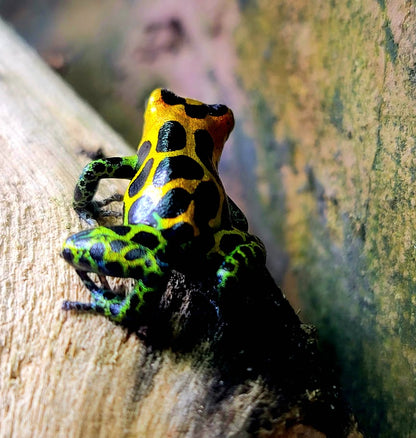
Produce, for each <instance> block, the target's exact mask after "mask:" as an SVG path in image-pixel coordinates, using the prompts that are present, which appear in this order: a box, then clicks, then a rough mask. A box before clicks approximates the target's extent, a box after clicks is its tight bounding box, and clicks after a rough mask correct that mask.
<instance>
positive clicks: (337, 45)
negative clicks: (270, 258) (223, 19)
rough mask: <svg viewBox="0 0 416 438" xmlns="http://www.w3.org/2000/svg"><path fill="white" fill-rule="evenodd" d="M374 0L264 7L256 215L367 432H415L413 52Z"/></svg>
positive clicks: (253, 52)
mask: <svg viewBox="0 0 416 438" xmlns="http://www.w3.org/2000/svg"><path fill="white" fill-rule="evenodd" d="M335 3H336V4H335ZM378 4H379V8H378V9H377V8H376V7H374V4H369V3H367V2H364V1H360V2H350V1H347V0H344V1H343V2H334V3H333V4H332V3H329V2H324V1H320V2H313V5H312V4H311V2H306V1H305V2H298V3H293V2H291V3H289V2H288V3H285V4H280V5H279V7H276V6H275V5H274V4H271V2H267V1H266V0H263V1H262V0H258V1H257V2H256V3H254V2H252V3H251V4H250V6H247V5H246V6H245V9H244V16H243V23H242V24H241V26H240V30H239V32H238V34H237V40H238V42H239V47H240V53H239V58H240V60H241V68H240V74H241V77H242V80H243V84H244V87H245V88H246V90H247V94H248V96H249V97H250V99H251V101H252V108H253V112H254V113H255V120H256V123H257V132H256V139H257V140H258V146H259V149H260V150H259V152H258V154H257V155H258V169H257V174H258V175H260V176H261V179H260V181H261V185H260V189H259V192H260V194H263V193H266V194H268V196H261V198H260V199H261V200H262V207H263V209H259V220H258V221H259V223H263V224H264V226H267V225H268V224H273V226H270V228H271V230H272V232H273V233H274V235H275V236H276V242H279V243H280V244H283V245H284V250H285V251H287V253H288V254H290V266H289V270H291V271H292V273H294V275H295V278H296V280H297V282H296V284H297V287H296V289H286V293H287V294H288V295H289V296H290V295H291V294H298V295H299V296H300V298H301V301H302V314H301V315H303V317H304V319H306V320H308V321H312V322H313V323H314V324H316V325H317V326H318V328H319V332H320V337H321V340H322V342H323V345H326V346H329V350H331V351H333V352H334V354H335V358H336V361H337V363H338V365H339V369H340V372H341V378H342V382H343V384H344V388H345V391H346V394H347V396H348V398H349V400H350V401H351V403H352V404H353V407H354V409H355V412H356V414H357V417H358V419H359V422H360V424H361V426H362V427H364V429H365V430H366V431H367V432H368V434H369V436H379V437H391V436H414V435H416V418H414V416H413V413H414V412H415V411H416V409H415V408H416V405H415V403H416V402H415V394H416V345H415V343H414V337H415V330H416V311H414V308H415V304H416V299H415V298H414V297H413V294H414V293H413V291H414V290H415V289H416V249H415V245H416V229H415V227H414V223H416V209H415V204H416V201H415V198H414V186H413V184H414V181H415V178H416V171H415V169H416V157H415V137H416V125H415V124H414V120H415V116H416V114H415V110H414V101H413V97H414V95H415V90H414V83H415V81H414V75H412V74H411V69H412V68H413V66H410V67H409V68H403V65H400V63H403V62H404V61H403V60H407V59H409V58H411V57H412V56H413V55H412V53H411V50H412V49H411V44H409V45H408V48H407V47H405V46H404V47H403V48H401V47H400V46H399V45H398V44H397V43H396V42H395V38H394V37H395V35H394V32H395V30H394V28H393V27H392V24H391V23H392V21H391V20H390V19H389V16H388V13H389V11H387V10H386V6H385V3H384V1H379V2H378ZM396 13H397V12H396ZM412 20H413V21H412ZM406 26H407V29H409V35H412V34H413V33H414V31H415V30H416V20H415V19H414V18H409V17H407V21H406ZM396 27H397V17H396ZM412 29H413V33H412V31H411V30H412ZM383 41H384V44H380V42H383ZM403 50H409V51H410V52H409V53H404V52H403ZM409 69H410V70H409ZM412 96H413V97H412ZM259 102H260V103H261V104H259ZM270 194H277V195H274V196H270ZM264 217H266V218H267V219H266V220H264V219H262V218H264ZM329 350H328V351H329ZM409 413H410V414H409Z"/></svg>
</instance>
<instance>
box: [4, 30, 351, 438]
mask: <svg viewBox="0 0 416 438" xmlns="http://www.w3.org/2000/svg"><path fill="white" fill-rule="evenodd" d="M0 102H1V105H0V114H1V121H2V123H1V124H0V142H1V150H2V155H3V159H2V161H1V164H0V166H1V175H2V185H1V191H2V194H1V199H2V208H1V210H0V218H1V224H2V228H1V229H2V232H1V237H2V245H1V247H0V248H1V260H2V264H1V273H0V279H1V280H0V281H1V283H0V287H1V292H0V303H1V304H0V312H1V313H0V315H1V317H0V318H1V324H0V345H1V350H0V354H1V358H0V379H1V380H0V382H1V383H0V385H1V401H0V418H1V422H0V436H1V437H11V436H15V437H19V438H20V437H32V436H37V437H66V438H67V437H81V436H82V437H97V436H100V437H111V436H122V437H133V436H140V437H141V436H148V437H166V436H170V437H226V436H229V437H231V436H234V437H237V436H238V437H245V436H260V437H266V436H273V437H295V436H310V437H321V436H338V437H339V436H347V435H349V436H359V434H358V433H356V432H353V430H354V425H353V423H352V422H351V417H350V414H349V412H348V410H347V409H346V408H345V406H344V404H343V402H342V400H340V399H339V396H338V390H337V387H336V381H335V379H334V378H333V377H332V374H331V373H330V371H329V370H328V369H327V368H326V367H325V365H324V364H323V362H322V361H321V359H320V358H319V355H318V353H317V349H316V343H315V338H314V334H313V330H311V329H310V328H309V327H305V326H303V325H302V324H301V323H300V321H299V319H298V318H297V316H296V315H295V314H294V312H293V310H292V309H291V307H290V306H289V305H288V303H287V301H286V300H285V298H284V296H283V295H282V293H281V292H280V290H279V289H278V288H277V287H276V285H275V284H274V283H273V281H272V280H271V278H270V276H269V274H268V272H267V271H266V270H259V272H257V273H256V275H255V276H251V277H250V278H247V279H244V285H245V286H244V287H241V288H240V289H239V290H238V291H235V293H234V296H230V297H227V298H226V300H225V303H224V306H223V308H222V309H221V314H220V317H218V315H217V313H216V312H215V308H214V307H213V306H212V304H211V302H210V298H211V295H210V294H211V293H212V291H210V290H209V289H208V288H207V287H206V286H204V282H203V281H202V283H201V282H197V283H195V281H191V280H190V279H189V278H188V277H187V276H184V275H183V274H181V273H173V274H172V277H171V279H170V282H169V284H168V287H167V290H166V291H165V292H164V294H163V295H162V296H161V298H160V300H159V301H157V303H156V307H155V309H154V311H153V313H152V314H151V317H149V318H148V319H147V320H146V322H145V323H144V324H143V327H141V329H140V330H139V331H138V333H129V332H127V330H126V329H124V328H123V327H120V326H116V325H114V324H112V323H111V322H109V321H107V320H106V319H105V318H103V317H100V316H94V315H85V314H77V313H74V312H64V311H63V310H62V309H61V306H62V301H63V300H64V299H70V300H80V301H86V300H88V293H87V291H86V290H85V288H84V287H83V286H82V285H81V283H80V281H79V280H78V278H77V277H76V275H75V272H74V271H73V270H72V269H71V268H70V267H69V266H68V265H67V264H65V262H64V260H63V259H61V258H60V257H59V251H60V246H61V243H62V242H63V240H64V238H65V237H66V236H67V235H68V234H71V233H72V232H75V231H78V230H79V229H80V228H81V226H82V224H81V223H80V222H79V220H78V218H77V217H76V215H75V213H74V212H73V211H72V208H71V200H72V192H73V186H74V182H75V180H76V178H77V176H78V174H79V173H80V170H81V169H82V167H83V165H84V164H85V163H86V162H87V161H88V158H87V157H86V154H85V151H87V152H89V153H94V152H96V151H97V149H99V148H102V149H103V150H104V152H105V154H106V155H107V156H110V155H117V156H119V155H128V154H131V153H132V151H131V150H129V148H128V147H127V146H126V145H125V144H124V143H123V141H122V140H121V139H120V138H119V137H118V136H117V135H116V134H114V133H113V132H112V131H111V130H110V129H109V128H108V127H107V126H106V125H105V124H104V123H103V121H102V120H101V119H100V118H99V117H98V116H97V115H96V114H95V113H94V112H93V111H92V110H91V109H90V108H88V107H87V106H86V105H85V104H84V103H83V102H81V101H80V100H79V99H78V98H77V96H76V95H75V94H74V93H73V92H72V91H71V90H70V89H69V88H68V87H67V86H66V85H65V84H64V83H63V81H61V80H60V78H59V77H57V76H56V75H55V74H54V73H53V72H51V71H50V70H49V69H48V68H47V67H46V66H45V65H44V64H43V63H42V62H41V61H40V60H39V59H38V57H37V56H36V54H35V53H33V52H32V51H30V50H29V49H28V48H27V47H26V46H25V44H24V43H22V41H20V40H19V39H18V37H16V35H14V34H13V32H12V31H11V30H10V29H9V28H7V27H6V26H5V25H3V24H1V25H0ZM124 187H125V185H123V184H121V183H120V184H119V183H115V182H106V183H105V184H102V190H103V193H104V194H107V195H108V194H112V193H114V191H116V190H118V191H122V190H123V189H124Z"/></svg>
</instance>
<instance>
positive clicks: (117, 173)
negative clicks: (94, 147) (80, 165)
mask: <svg viewBox="0 0 416 438" xmlns="http://www.w3.org/2000/svg"><path fill="white" fill-rule="evenodd" d="M139 165H140V164H139V159H138V156H137V155H133V156H130V157H112V158H102V159H98V160H94V161H91V162H90V163H88V164H87V165H86V166H85V167H84V169H83V171H82V173H81V175H80V177H79V179H78V181H77V184H76V185H75V190H74V202H73V207H74V209H75V211H76V212H77V213H78V215H79V216H80V217H81V218H82V219H84V220H85V221H87V222H89V223H91V224H92V223H93V219H95V218H97V217H98V216H99V215H100V211H101V210H100V207H102V206H103V205H106V204H107V203H108V202H111V201H114V200H120V199H121V198H120V197H117V195H116V196H115V197H114V198H113V199H111V198H109V199H108V200H107V202H106V201H104V203H100V202H97V201H93V198H94V195H95V193H96V191H97V188H98V183H99V182H100V180H101V179H103V178H121V179H132V178H133V177H134V175H135V174H136V172H137V168H138V166H139Z"/></svg>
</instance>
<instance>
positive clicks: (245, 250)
mask: <svg viewBox="0 0 416 438" xmlns="http://www.w3.org/2000/svg"><path fill="white" fill-rule="evenodd" d="M264 263H265V249H264V246H263V244H262V242H261V241H260V240H259V239H257V238H255V237H254V236H250V239H248V240H247V241H246V243H242V244H240V245H237V246H236V247H235V249H234V250H232V251H231V252H230V253H228V254H227V255H226V256H225V257H224V260H223V262H222V263H221V266H220V267H219V269H218V270H217V281H218V287H217V289H218V292H219V295H220V298H221V295H222V292H223V291H224V290H226V289H229V288H232V287H235V286H236V285H237V284H238V282H239V280H240V277H241V275H242V274H243V273H245V272H248V271H252V270H254V269H256V267H258V266H261V265H264Z"/></svg>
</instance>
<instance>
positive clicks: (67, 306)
mask: <svg viewBox="0 0 416 438" xmlns="http://www.w3.org/2000/svg"><path fill="white" fill-rule="evenodd" d="M62 310H76V311H78V312H91V311H96V310H97V309H96V308H95V306H94V305H93V304H92V303H80V302H79V301H64V302H63V303H62Z"/></svg>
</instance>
